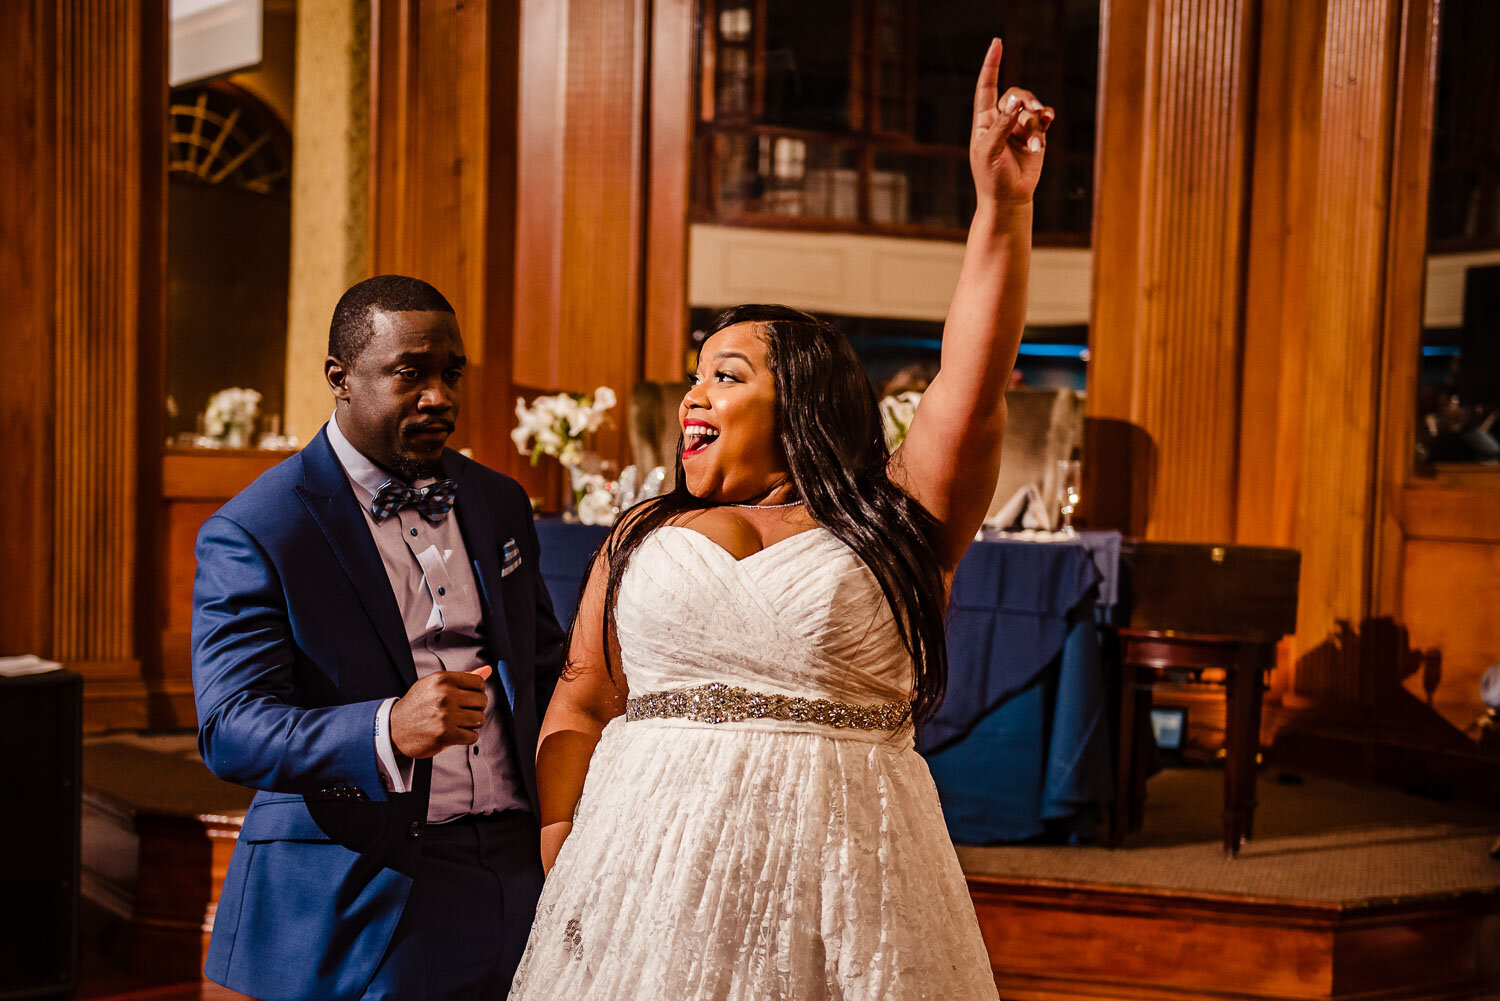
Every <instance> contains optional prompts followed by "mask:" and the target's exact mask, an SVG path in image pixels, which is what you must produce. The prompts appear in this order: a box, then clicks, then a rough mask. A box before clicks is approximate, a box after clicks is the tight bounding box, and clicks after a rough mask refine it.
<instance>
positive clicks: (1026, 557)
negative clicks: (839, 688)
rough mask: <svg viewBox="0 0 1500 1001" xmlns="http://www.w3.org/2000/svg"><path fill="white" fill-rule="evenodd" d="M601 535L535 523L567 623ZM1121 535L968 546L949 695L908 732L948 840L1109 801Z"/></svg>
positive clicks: (979, 839)
mask: <svg viewBox="0 0 1500 1001" xmlns="http://www.w3.org/2000/svg"><path fill="white" fill-rule="evenodd" d="M607 532H608V529H605V528H601V527H598V526H591V525H579V524H570V523H565V522H563V521H560V520H558V519H553V518H542V519H539V520H538V521H537V534H538V535H539V537H540V540H541V547H542V557H541V571H542V578H543V580H544V581H545V582H546V585H547V589H548V592H549V593H550V594H551V596H552V603H553V607H554V608H555V609H556V611H557V617H558V619H559V621H561V622H562V623H563V624H564V625H566V624H567V623H569V622H571V621H572V618H573V615H574V612H575V611H576V609H577V607H578V593H579V585H580V583H581V581H582V579H583V575H584V572H585V570H586V569H587V567H588V562H589V558H590V556H591V555H592V553H593V552H594V550H595V549H597V548H598V546H599V544H600V543H601V542H602V541H603V540H604V537H605V535H606V534H607ZM1120 541H1121V540H1120V536H1119V534H1118V533H1114V532H1084V533H1080V534H1079V535H1078V536H1077V537H1076V538H1075V539H1073V540H1069V541H1052V542H1032V541H1022V540H1018V539H1010V538H1000V539H993V540H986V541H981V542H976V543H974V545H972V546H971V547H970V548H969V552H968V554H967V555H966V556H965V557H964V560H963V562H962V563H961V564H960V565H959V568H958V572H957V574H956V575H955V576H954V580H953V596H952V603H951V606H950V609H949V614H948V690H947V696H946V698H945V699H944V701H943V705H942V707H941V708H940V709H939V711H938V712H937V714H936V715H935V716H934V717H933V718H932V719H931V720H928V721H927V722H926V723H924V724H923V725H922V726H920V727H919V728H918V731H917V748H918V750H919V751H921V752H922V754H923V756H924V757H926V759H927V763H928V767H929V768H930V769H931V770H932V777H933V780H934V781H935V782H936V783H937V787H938V796H939V798H940V799H941V801H942V804H943V814H944V817H945V819H946V820H947V823H948V830H949V833H950V834H951V836H952V837H953V840H954V841H957V842H961V843H966V844H994V843H997V842H1004V841H1022V840H1029V839H1034V838H1039V837H1043V836H1048V837H1057V838H1063V839H1066V838H1087V837H1089V836H1091V834H1092V831H1093V826H1094V823H1095V821H1096V819H1097V817H1098V815H1099V811H1100V810H1101V809H1102V807H1103V806H1104V805H1105V804H1106V803H1108V802H1109V801H1110V798H1111V794H1112V790H1113V780H1112V772H1111V767H1110V762H1111V756H1110V739H1111V737H1110V725H1109V717H1108V714H1107V709H1106V706H1107V705H1108V698H1107V690H1106V685H1105V679H1104V671H1103V667H1102V661H1101V657H1100V652H1099V642H1098V631H1097V628H1096V618H1097V617H1098V616H1100V615H1101V614H1102V613H1104V612H1107V609H1108V608H1109V607H1110V606H1112V605H1113V604H1114V600H1115V581H1116V577H1117V569H1118V566H1119V555H1120Z"/></svg>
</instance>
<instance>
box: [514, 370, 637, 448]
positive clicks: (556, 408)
mask: <svg viewBox="0 0 1500 1001" xmlns="http://www.w3.org/2000/svg"><path fill="white" fill-rule="evenodd" d="M614 405H615V391H614V390H612V389H610V388H609V387H608V386H600V387H599V388H598V389H596V390H594V393H593V395H592V396H589V395H586V394H584V393H558V394H557V395H556V396H538V397H537V398H536V399H535V400H533V401H532V402H531V404H530V405H529V406H528V405H527V403H526V401H525V400H524V399H521V398H520V397H517V398H516V428H515V430H514V431H512V432H511V433H510V440H511V441H513V442H515V443H516V450H517V451H519V452H520V453H521V454H522V455H529V456H531V464H532V465H533V466H534V465H536V461H537V460H538V459H539V458H541V457H542V456H544V455H550V456H553V457H555V458H556V459H557V460H558V461H559V462H561V463H562V464H563V465H564V466H576V465H578V463H579V462H581V461H582V460H583V456H584V447H583V442H584V439H585V438H586V437H587V436H588V435H589V434H591V433H593V432H594V431H597V430H599V428H600V427H602V426H603V424H604V420H605V415H604V412H605V411H606V410H608V409H609V408H610V407H613V406H614Z"/></svg>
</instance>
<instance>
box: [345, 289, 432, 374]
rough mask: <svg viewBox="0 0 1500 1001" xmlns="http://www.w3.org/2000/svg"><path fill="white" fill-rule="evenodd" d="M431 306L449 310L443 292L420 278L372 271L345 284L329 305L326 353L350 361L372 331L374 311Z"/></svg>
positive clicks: (371, 334)
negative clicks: (371, 275)
mask: <svg viewBox="0 0 1500 1001" xmlns="http://www.w3.org/2000/svg"><path fill="white" fill-rule="evenodd" d="M426 310H434V311H437V312H443V313H452V312H453V307H452V306H450V305H449V304H448V300H447V299H444V298H443V293H441V292H439V291H438V290H437V289H435V288H433V287H432V286H431V285H429V284H427V283H426V282H424V281H423V280H422V279H420V278H411V277H409V276H407V275H376V276H375V277H374V278H366V279H365V280H364V281H362V282H359V283H358V284H356V285H353V286H351V287H350V288H349V291H347V292H345V293H344V294H343V295H342V296H340V297H339V302H338V305H337V306H334V307H333V322H332V323H331V324H329V326H328V353H329V354H331V355H333V356H334V357H335V358H337V359H338V360H339V361H341V362H343V363H344V364H345V365H353V364H354V359H356V358H358V357H359V354H360V352H361V351H363V350H364V349H365V345H367V344H369V343H370V338H371V337H372V336H373V335H374V333H375V313H376V312H377V311H379V312H383V313H412V312H418V311H426Z"/></svg>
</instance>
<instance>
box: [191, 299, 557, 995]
mask: <svg viewBox="0 0 1500 1001" xmlns="http://www.w3.org/2000/svg"><path fill="white" fill-rule="evenodd" d="M464 365H465V359H464V351H463V341H462V339H461V338H460V336H459V330H458V322H457V319H456V318H455V316H454V314H453V309H452V307H451V306H449V304H448V302H447V301H446V300H445V299H444V298H443V296H442V295H441V294H439V293H438V291H437V290H436V289H434V288H433V287H432V286H430V285H428V284H427V283H425V282H421V281H418V280H416V279H413V278H406V277H402V276H399V275H383V276H380V277H376V278H371V279H369V280H367V281H364V282H360V283H359V284H358V285H355V286H354V287H353V288H351V289H350V290H349V291H348V292H346V293H345V294H344V296H343V298H342V299H341V300H340V301H339V304H338V306H337V308H336V309H335V310H334V316H333V322H332V325H331V328H330V332H329V347H328V358H327V360H326V362H325V365H324V368H325V373H326V376H327V379H328V384H329V387H330V388H331V389H332V391H333V396H334V400H335V404H334V415H333V417H332V418H331V419H330V420H329V421H328V423H327V424H326V425H324V428H323V430H322V431H320V432H319V433H318V435H317V436H316V437H315V438H314V439H313V440H312V441H311V442H310V443H309V444H308V445H307V447H306V448H305V449H303V450H302V452H301V453H299V454H298V455H295V456H293V457H292V458H289V459H287V460H286V461H285V462H282V463H281V464H279V465H277V466H276V467H275V468H274V469H271V470H270V471H268V472H267V473H266V474H265V475H263V476H261V477H260V478H259V479H258V480H256V481H255V482H254V483H253V484H251V485H250V486H249V487H248V488H247V489H246V490H245V491H244V492H242V493H241V494H240V495H239V496H237V497H235V498H234V499H233V500H231V501H230V502H229V503H228V504H226V505H225V506H224V507H223V508H222V509H220V510H219V511H218V512H217V513H216V514H214V516H213V517H211V518H210V519H209V520H208V521H207V523H205V524H204V526H203V529H202V530H201V531H200V532H199V534H198V546H197V557H198V573H197V578H196V581H195V583H194V587H193V688H194V693H195V696H196V700H197V707H198V746H199V750H200V752H201V753H202V755H203V760H204V762H205V763H207V765H208V767H209V768H210V769H211V770H212V771H213V772H214V774H216V775H218V776H219V777H220V778H223V779H226V780H228V781H231V782H238V783H241V784H243V785H247V786H252V787H254V788H256V789H258V790H260V791H259V792H258V793H257V794H256V796H255V800H254V802H253V803H252V805H251V807H250V810H249V812H248V813H247V814H246V816H245V823H244V827H243V828H242V830H241V832H240V838H239V841H238V843H237V844H236V845H235V850H234V856H233V858H232V859H231V861H230V864H229V871H228V873H227V874H226V876H225V878H224V888H223V891H222V893H221V894H220V898H219V904H218V910H217V913H216V916H215V919H214V931H213V939H212V942H211V944H210V946H209V950H208V959H207V963H206V968H205V973H206V974H207V975H208V977H209V978H210V979H212V980H215V981H217V982H219V983H221V984H224V985H225V986H227V987H230V988H232V989H234V990H237V991H241V992H243V993H246V994H249V995H251V996H253V997H256V998H260V999H263V1001H292V999H308V1001H313V999H316V1001H338V999H345V998H348V999H357V998H368V999H386V998H391V999H395V998H399V999H401V1001H420V999H427V1001H437V999H460V998H463V999H496V1001H501V999H503V998H504V997H505V996H506V994H507V992H508V991H509V988H510V979H511V975H512V973H513V972H514V970H515V968H516V965H517V963H518V962H519V960H520V955H521V952H522V950H523V949H524V947H525V943H526V936H527V934H528V932H529V930H530V927H531V921H532V917H533V915H534V912H535V908H536V901H537V897H538V895H539V893H540V891H541V884H542V870H541V864H540V858H539V852H538V841H537V838H538V834H537V822H536V817H537V816H538V809H537V793H536V772H535V767H534V753H535V748H536V740H537V728H538V723H539V720H540V718H541V716H542V714H543V711H544V710H545V708H546V705H547V700H548V699H549V697H550V696H551V692H552V688H553V686H554V685H555V683H556V680H557V675H558V672H559V670H560V669H561V666H562V660H563V655H564V650H563V647H564V634H563V631H562V630H561V629H560V628H559V626H558V624H557V620H556V618H555V616H554V615H553V612H552V605H551V602H550V601H549V599H548V597H547V590H546V588H545V587H544V586H543V584H542V579H541V577H540V575H539V572H538V565H537V555H538V554H537V538H536V532H535V530H534V528H533V526H532V520H531V507H530V503H529V502H528V500H527V497H526V493H525V491H524V490H522V488H521V487H520V485H519V484H517V483H516V482H515V481H514V480H511V479H509V478H508V477H506V476H503V475H501V474H500V473H497V472H495V471H493V470H490V469H487V468H486V467H484V466H481V465H479V464H478V463H475V462H471V461H470V460H468V459H466V458H464V457H463V456H462V455H459V454H458V453H456V452H454V451H451V450H448V449H447V448H446V447H445V443H446V441H447V438H448V435H449V434H450V433H451V432H452V431H453V429H454V424H455V422H456V420H457V419H458V411H459V402H460V398H461V396H462V395H463V394H462V387H463V374H464Z"/></svg>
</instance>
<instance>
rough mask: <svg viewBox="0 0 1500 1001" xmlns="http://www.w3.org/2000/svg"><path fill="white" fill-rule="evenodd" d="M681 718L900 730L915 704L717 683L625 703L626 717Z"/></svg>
mask: <svg viewBox="0 0 1500 1001" xmlns="http://www.w3.org/2000/svg"><path fill="white" fill-rule="evenodd" d="M671 718H681V719H690V720H695V721H697V722H699V723H738V722H740V721H741V720H747V719H779V720H787V721H789V722H794V723H821V724H823V725H824V726H834V727H839V728H841V729H847V730H895V729H897V728H899V727H901V726H902V725H904V724H905V723H906V721H907V720H908V719H910V718H911V703H910V702H885V703H882V704H880V705H876V706H852V705H849V704H848V703H847V702H830V701H829V700H827V699H804V698H802V697H800V696H796V695H772V694H770V693H767V692H752V691H750V690H749V689H746V688H737V687H735V686H733V685H723V684H720V683H718V682H714V683H712V684H708V685H698V686H697V687H695V688H683V689H679V690H677V691H675V692H652V693H651V694H649V695H642V696H639V697H637V698H633V699H628V700H626V702H625V719H626V721H628V722H635V721H636V720H643V719H671Z"/></svg>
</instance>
